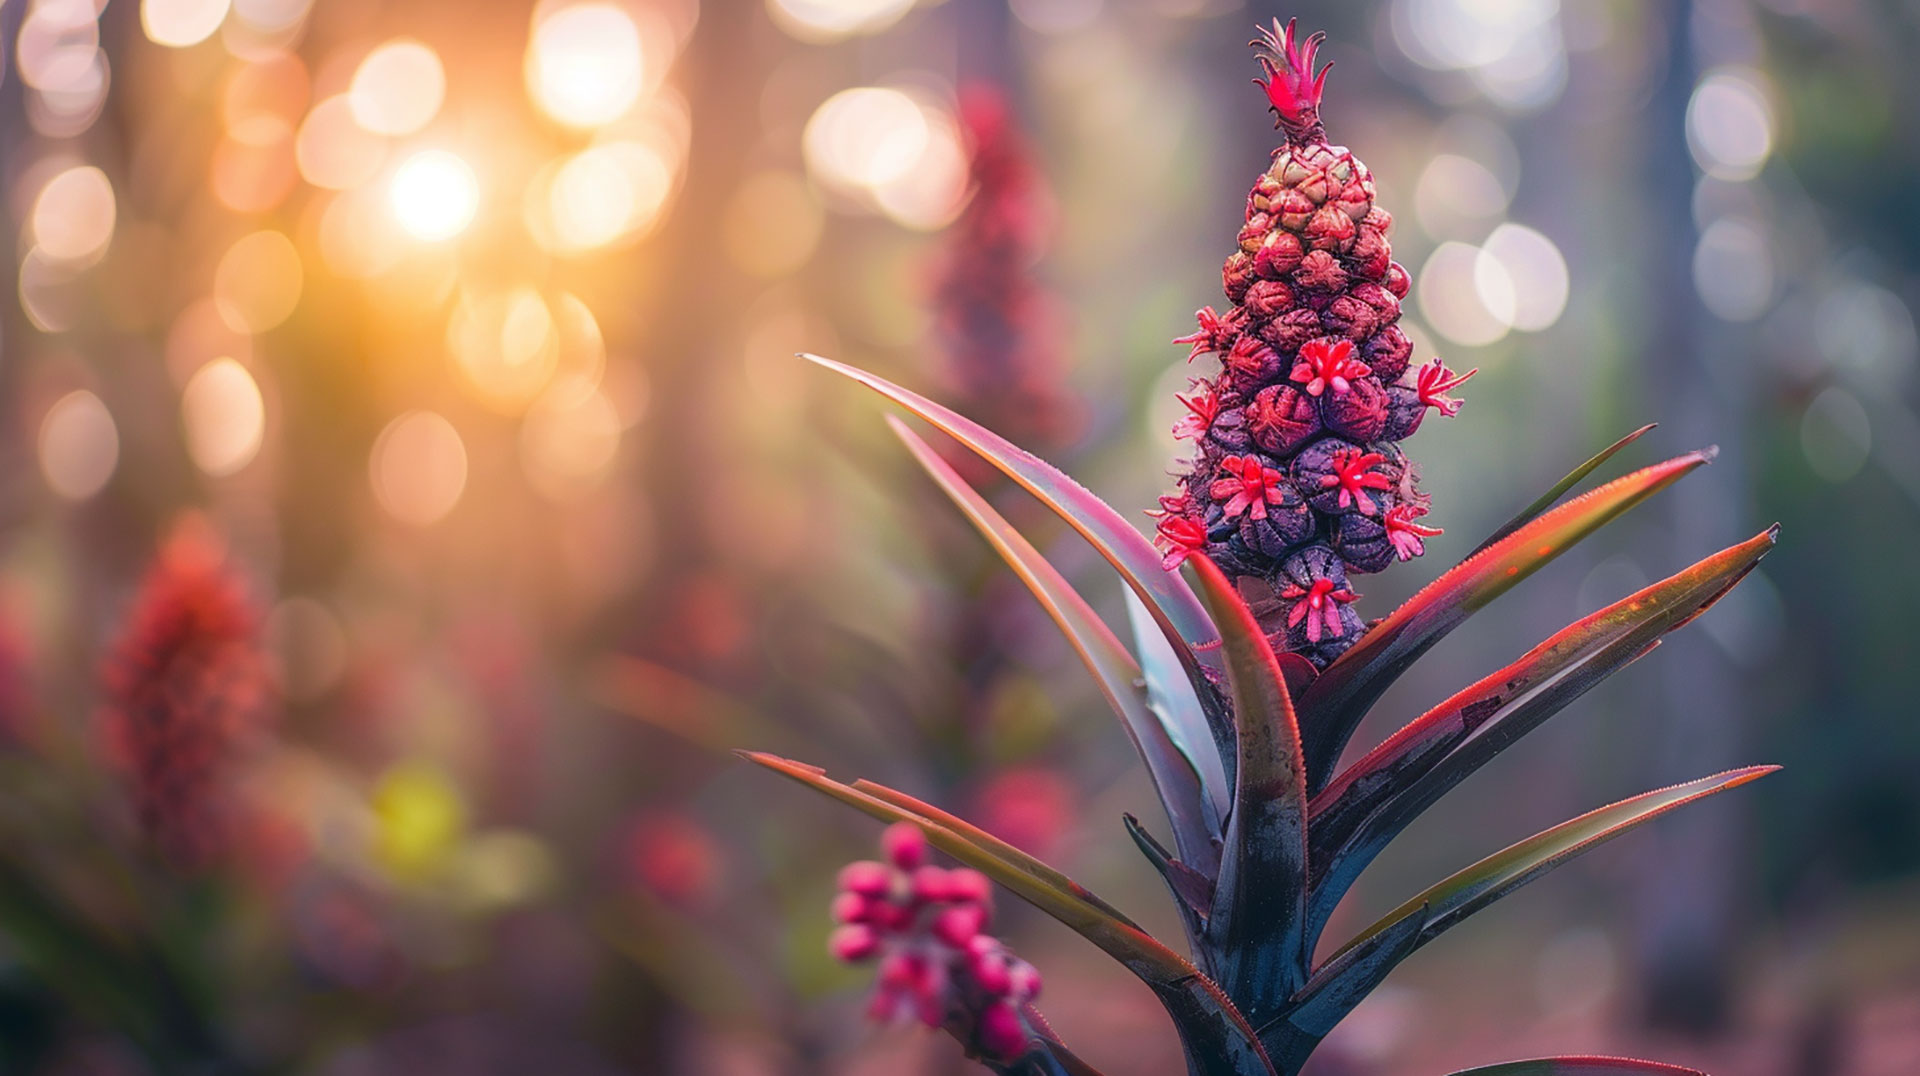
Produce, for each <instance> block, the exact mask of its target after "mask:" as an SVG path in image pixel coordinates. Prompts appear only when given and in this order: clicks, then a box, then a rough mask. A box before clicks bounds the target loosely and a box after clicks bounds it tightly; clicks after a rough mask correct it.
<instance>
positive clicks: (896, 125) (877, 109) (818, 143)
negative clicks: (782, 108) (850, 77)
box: [801, 86, 929, 194]
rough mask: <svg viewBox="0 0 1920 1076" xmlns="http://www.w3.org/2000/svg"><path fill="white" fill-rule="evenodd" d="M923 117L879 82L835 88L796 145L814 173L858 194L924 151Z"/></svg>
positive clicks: (909, 101) (898, 171) (913, 105)
mask: <svg viewBox="0 0 1920 1076" xmlns="http://www.w3.org/2000/svg"><path fill="white" fill-rule="evenodd" d="M928 138H929V133H928V130H927V118H926V116H925V115H924V114H923V113H922V112H921V111H920V106H919V105H918V104H916V103H914V100H913V98H911V97H908V96H907V95H906V94H904V93H901V92H900V91H899V90H895V89H890V88H887V87H883V86H858V87H855V88H854V89H851V90H841V91H840V92H839V93H836V94H834V95H833V96H832V97H829V98H827V99H826V101H824V102H822V103H821V105H820V107H819V108H817V109H815V110H814V113H813V117H812V118H811V119H809V120H807V127H806V131H805V132H804V134H803V135H802V140H801V146H802V148H803V149H804V150H805V153H806V158H807V167H808V168H809V169H811V170H812V172H813V174H814V177H815V178H816V179H819V180H820V181H821V182H823V183H825V184H827V185H828V186H830V187H834V188H837V189H839V190H841V191H843V192H845V193H849V194H864V193H866V192H867V191H870V190H872V189H873V188H874V187H877V186H880V185H881V184H883V183H889V182H892V181H893V180H896V179H899V178H900V177H901V176H902V175H905V174H906V172H907V170H908V169H910V168H912V167H913V162H915V161H917V160H919V159H920V155H921V154H922V153H924V152H926V148H927V141H928Z"/></svg>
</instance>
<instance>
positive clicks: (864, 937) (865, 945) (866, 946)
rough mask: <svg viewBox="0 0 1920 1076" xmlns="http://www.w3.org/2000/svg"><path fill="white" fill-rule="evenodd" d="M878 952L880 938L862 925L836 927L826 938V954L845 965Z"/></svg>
mask: <svg viewBox="0 0 1920 1076" xmlns="http://www.w3.org/2000/svg"><path fill="white" fill-rule="evenodd" d="M879 951H880V936H879V935H878V934H876V933H874V931H873V928H872V927H869V926H866V925H865V924H862V923H848V924H846V925H845V926H841V927H837V928H835V929H834V932H833V933H832V934H831V935H829V936H828V938H827V952H829V953H832V954H833V958H834V959H835V960H838V961H841V962H842V963H846V964H855V963H858V962H860V961H862V960H866V959H867V958H869V957H871V956H873V955H874V954H875V953H878V952H879Z"/></svg>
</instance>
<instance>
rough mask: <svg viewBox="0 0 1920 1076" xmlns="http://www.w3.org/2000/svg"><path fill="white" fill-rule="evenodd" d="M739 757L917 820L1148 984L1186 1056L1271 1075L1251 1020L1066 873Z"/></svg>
mask: <svg viewBox="0 0 1920 1076" xmlns="http://www.w3.org/2000/svg"><path fill="white" fill-rule="evenodd" d="M740 757H742V758H744V759H746V760H747V761H749V762H752V763H755V764H756V765H760V766H764V767H766V768H767V769H770V770H772V771H774V772H775V773H778V774H780V775H782V776H784V777H788V778H790V779H792V780H794V781H797V782H799V783H800V784H803V785H806V786H807V787H809V788H812V789H814V790H816V791H819V792H823V793H825V794H826V795H828V796H831V797H833V798H834V799H837V800H839V801H841V802H842V803H845V804H848V805H850V806H852V807H854V808H857V809H858V810H860V811H863V812H865V813H866V814H868V815H871V816H872V817H874V818H877V819H880V820H881V821H885V822H912V823H914V824H915V825H918V826H919V827H920V828H921V830H922V831H924V832H925V833H926V835H927V840H928V841H929V842H930V843H931V844H932V845H933V846H934V847H936V848H938V849H940V850H941V851H943V852H945V853H947V854H948V855H950V856H952V857H953V858H955V859H957V860H959V861H960V862H962V863H965V864H966V865H967V866H969V867H973V868H974V869H976V870H978V871H980V872H982V873H984V874H986V875H987V876H988V877H990V878H992V879H993V880H994V881H996V882H999V883H1000V884H1001V885H1003V886H1005V887H1006V888H1007V889H1008V890H1010V891H1011V892H1012V893H1013V894H1014V895H1015V896H1017V897H1019V898H1021V899H1022V900H1025V901H1026V902H1027V903H1029V904H1032V905H1033V906H1034V907H1036V908H1039V909H1040V910H1041V911H1043V912H1046V913H1047V914H1048V915H1051V916H1053V917H1054V918H1055V919H1058V920H1059V921H1060V922H1062V923H1064V924H1066V925H1067V926H1069V927H1071V928H1072V929H1073V930H1075V931H1076V932H1078V933H1079V934H1080V936H1081V937H1083V938H1086V939H1087V940H1088V941H1090V942H1092V943H1093V944H1094V945H1096V946H1098V947H1099V948H1100V949H1101V950H1102V951H1104V952H1105V953H1107V955H1109V956H1111V957H1113V958H1114V959H1115V960H1117V961H1119V962H1120V963H1121V964H1122V965H1123V966H1125V967H1126V968H1127V969H1128V970H1129V971H1131V972H1133V973H1134V974H1135V975H1137V976H1139V977H1140V978H1141V980H1142V981H1144V982H1145V983H1146V984H1147V985H1148V986H1150V987H1152V988H1153V990H1154V993H1155V994H1156V995H1158V996H1159V998H1160V1001H1161V1003H1162V1004H1163V1005H1165V1006H1166V1007H1167V1011H1168V1013H1169V1014H1170V1015H1171V1016H1172V1017H1173V1020H1174V1026H1175V1028H1176V1029H1177V1030H1178V1031H1179V1033H1180V1037H1181V1041H1182V1043H1183V1044H1184V1045H1185V1047H1186V1049H1187V1051H1188V1053H1189V1055H1197V1056H1211V1057H1217V1058H1226V1059H1230V1060H1231V1061H1232V1062H1233V1063H1234V1065H1235V1067H1234V1068H1232V1069H1231V1070H1228V1071H1231V1072H1233V1073H1234V1074H1235V1076H1272V1074H1273V1067H1272V1065H1271V1063H1269V1062H1268V1061H1267V1060H1266V1052H1265V1050H1263V1049H1262V1048H1261V1046H1260V1042H1259V1039H1258V1038H1257V1037H1256V1036H1255V1035H1254V1032H1253V1027H1252V1025H1250V1024H1248V1023H1247V1021H1246V1018H1245V1017H1244V1016H1242V1015H1241V1014H1240V1012H1239V1010H1238V1009H1236V1008H1234V1006H1233V1003H1232V1001H1230V1000H1229V999H1228V998H1227V996H1226V995H1225V994H1224V993H1222V992H1221V991H1220V988H1219V987H1217V986H1215V985H1214V984H1213V981H1212V980H1210V979H1208V978H1207V977H1206V976H1205V975H1202V974H1201V973H1200V970H1199V969H1198V968H1196V967H1194V966H1193V965H1192V964H1191V963H1189V962H1188V961H1187V959H1186V958H1185V957H1182V956H1181V955H1180V954H1178V953H1176V952H1174V951H1173V950H1171V949H1169V948H1167V947H1166V946H1165V945H1162V944H1161V943H1160V942H1159V941H1158V940H1157V939H1155V938H1154V937H1153V936H1152V935H1151V934H1148V933H1147V932H1146V931H1144V930H1142V929H1140V927H1139V926H1138V925H1136V924H1135V923H1134V922H1133V921H1132V920H1130V919H1128V918H1127V917H1126V916H1125V915H1123V914H1121V913H1120V911H1119V910H1118V909H1116V908H1114V907H1113V906H1112V905H1110V904H1108V903H1107V902H1106V901H1103V900H1101V899H1100V898H1098V897H1096V896H1094V895H1093V894H1092V893H1090V892H1088V891H1087V890H1086V888H1085V887H1083V886H1081V885H1080V884H1078V883H1077V882H1074V881H1073V880H1072V879H1070V878H1068V877H1067V876H1066V875H1064V874H1061V873H1060V872H1059V871H1056V870H1054V869H1053V868H1052V867H1049V866H1047V865H1046V864H1045V863H1042V862H1041V861H1039V860H1037V859H1035V858H1033V857H1032V856H1030V855H1027V854H1026V853H1025V852H1022V851H1020V850H1019V849H1017V848H1014V847H1013V846H1012V845H1009V844H1007V843H1006V842H1004V841H1002V840H999V839H998V838H996V837H994V836H992V835H991V834H989V833H987V832H986V831H984V830H982V829H980V828H978V827H976V826H973V825H970V824H968V823H966V822H964V821H962V820H961V819H959V818H957V817H955V816H954V815H951V814H948V813H947V812H945V811H942V810H940V809H938V808H936V807H933V806H931V805H929V804H926V803H923V802H921V801H920V800H917V799H914V798H913V797H912V796H909V795H907V794H906V793H904V792H898V791H895V790H894V789H890V788H886V787H885V786H882V785H876V784H874V783H872V782H870V781H860V782H856V783H855V784H853V785H847V784H844V783H842V782H840V781H836V780H834V779H833V778H831V777H828V776H827V775H826V773H825V771H823V770H821V769H820V768H818V767H816V766H809V765H807V764H805V763H801V762H795V761H793V760H791V759H784V758H778V757H776V756H773V755H767V754H761V753H758V752H753V751H742V752H740Z"/></svg>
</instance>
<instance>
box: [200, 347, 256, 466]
mask: <svg viewBox="0 0 1920 1076" xmlns="http://www.w3.org/2000/svg"><path fill="white" fill-rule="evenodd" d="M180 424H181V426H182V427H183V428H184V429H185V431H186V437H187V455H188V456H190V457H192V458H193V463H194V466H196V467H198V468H200V469H201V470H202V471H205V472H206V473H207V474H209V475H213V476H214V477H216V478H217V477H220V476H222V475H229V474H232V473H234V472H235V471H238V470H240V469H241V468H242V467H245V466H246V465H247V464H249V463H252V462H253V458H254V457H255V456H256V455H258V454H259V452H260V442H261V440H262V438H263V436H264V435H265V433H266V425H267V411H266V404H265V403H264V402H263V401H262V400H261V398H260V386H259V385H257V384H255V383H254V380H253V375H252V374H250V373H248V372H247V368H246V367H244V366H242V365H240V364H239V363H238V362H235V361H234V360H232V359H227V358H220V359H215V360H213V361H212V362H210V363H207V364H206V365H205V366H202V367H201V368H200V370H199V372H197V373H195V374H194V375H193V377H192V378H191V379H189V380H188V381H187V387H186V389H185V390H184V391H182V392H181V394H180Z"/></svg>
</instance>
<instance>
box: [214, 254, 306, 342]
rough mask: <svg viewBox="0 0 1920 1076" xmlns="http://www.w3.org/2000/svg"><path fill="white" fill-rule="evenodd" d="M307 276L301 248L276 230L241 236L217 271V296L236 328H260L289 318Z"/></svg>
mask: <svg viewBox="0 0 1920 1076" xmlns="http://www.w3.org/2000/svg"><path fill="white" fill-rule="evenodd" d="M304 282H305V278H304V274H303V273H302V271H301V268H300V252H299V251H297V250H295V249H294V247H293V241H292V240H291V239H288V238H287V237H286V236H285V235H282V234H281V233H279V232H275V231H263V232H254V233H253V234H252V235H247V236H242V237H241V238H240V239H239V240H238V241H236V242H235V243H234V244H233V246H231V247H229V248H227V253H226V254H225V255H224V256H223V257H221V259H220V265H219V267H218V268H217V269H215V270H214V274H213V301H214V303H215V304H216V305H217V306H218V307H219V309H220V316H221V317H222V318H224V319H226V322H227V324H228V325H230V326H232V327H233V328H234V329H235V330H236V331H240V332H250V333H261V332H266V331H267V330H268V329H271V328H273V327H274V326H275V325H278V324H280V323H281V322H283V321H285V320H287V316H288V315H290V314H292V313H293V308H294V307H295V306H296V305H298V304H299V302H300V290H301V287H302V285H303V284H304Z"/></svg>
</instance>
